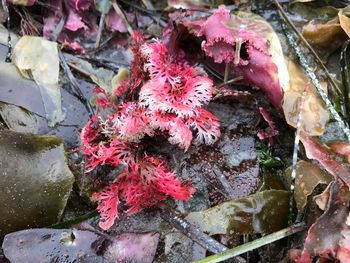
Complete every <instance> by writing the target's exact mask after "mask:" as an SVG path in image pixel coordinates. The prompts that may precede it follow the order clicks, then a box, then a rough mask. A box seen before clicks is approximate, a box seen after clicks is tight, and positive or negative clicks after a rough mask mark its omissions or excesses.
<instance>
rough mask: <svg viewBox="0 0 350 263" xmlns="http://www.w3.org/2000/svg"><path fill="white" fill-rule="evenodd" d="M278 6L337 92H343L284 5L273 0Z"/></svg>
mask: <svg viewBox="0 0 350 263" xmlns="http://www.w3.org/2000/svg"><path fill="white" fill-rule="evenodd" d="M273 1H274V3H275V5H276V7H277V8H278V10H279V12H278V13H279V15H280V16H281V17H283V19H284V20H285V22H286V23H287V24H288V26H290V27H291V28H292V30H293V32H294V33H295V34H297V36H298V37H299V38H300V40H301V41H302V42H303V43H304V45H305V46H306V47H307V48H308V49H309V50H310V52H311V54H312V55H313V56H314V57H315V59H316V61H317V63H318V64H319V65H320V66H321V68H322V69H323V71H324V72H325V74H326V76H327V78H328V80H329V82H330V83H331V85H332V86H333V88H334V90H335V91H336V92H337V94H338V96H340V95H341V94H342V92H341V90H340V88H339V87H338V85H337V84H336V83H335V81H334V79H333V78H332V76H331V74H330V73H329V71H328V69H327V68H326V66H325V65H324V64H323V62H322V59H321V58H320V57H319V56H318V54H317V53H316V51H315V50H314V49H313V48H312V46H311V45H310V44H309V42H308V41H307V40H306V39H305V37H304V36H303V35H302V34H301V33H300V32H299V31H298V29H297V28H296V27H295V25H294V24H293V22H292V21H291V20H290V19H289V17H288V15H287V14H286V12H285V11H284V9H283V7H282V6H281V5H280V3H279V2H278V0H273Z"/></svg>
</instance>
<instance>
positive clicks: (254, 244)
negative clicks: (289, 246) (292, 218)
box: [194, 224, 306, 263]
mask: <svg viewBox="0 0 350 263" xmlns="http://www.w3.org/2000/svg"><path fill="white" fill-rule="evenodd" d="M305 229H306V226H305V225H304V224H297V225H293V226H291V227H287V228H285V229H282V230H280V231H277V232H275V233H272V234H270V235H266V236H264V237H262V238H259V239H256V240H254V241H251V242H249V243H246V244H243V245H241V246H238V247H235V248H232V249H229V250H226V251H224V252H221V253H219V254H216V255H213V256H209V257H206V258H203V259H201V260H198V261H195V262H194V263H215V262H221V261H224V260H226V259H230V258H232V257H236V256H238V255H241V254H244V253H247V252H248V251H251V250H253V249H257V248H259V247H262V246H265V245H268V244H270V243H273V242H275V241H277V240H280V239H282V238H285V237H287V236H290V235H293V234H295V233H297V232H300V231H303V230H305Z"/></svg>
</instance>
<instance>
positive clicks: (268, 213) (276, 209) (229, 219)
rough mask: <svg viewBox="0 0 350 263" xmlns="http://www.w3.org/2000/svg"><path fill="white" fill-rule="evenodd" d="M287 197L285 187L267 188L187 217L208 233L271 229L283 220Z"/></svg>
mask: <svg viewBox="0 0 350 263" xmlns="http://www.w3.org/2000/svg"><path fill="white" fill-rule="evenodd" d="M288 197H289V193H288V192H287V191H282V190H266V191H263V192H259V193H256V194H253V195H250V196H247V197H243V198H238V199H236V200H234V201H230V202H225V203H222V204H220V205H217V206H214V207H212V208H209V209H208V210H204V211H200V212H192V213H190V214H189V215H188V216H187V217H186V219H187V220H188V221H189V222H191V223H193V224H195V225H196V226H198V227H199V228H200V229H201V230H202V231H204V232H208V233H209V234H210V235H213V234H231V235H232V234H234V235H239V234H252V233H270V232H273V231H276V230H279V229H281V228H282V227H283V226H284V225H285V224H286V220H287V214H288V206H289V205H288V204H289V201H288V200H289V198H288Z"/></svg>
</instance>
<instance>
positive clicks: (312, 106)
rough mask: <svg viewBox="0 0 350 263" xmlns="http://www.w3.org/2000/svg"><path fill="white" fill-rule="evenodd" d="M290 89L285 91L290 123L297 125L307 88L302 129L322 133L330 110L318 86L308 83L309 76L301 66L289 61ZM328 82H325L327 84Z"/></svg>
mask: <svg viewBox="0 0 350 263" xmlns="http://www.w3.org/2000/svg"><path fill="white" fill-rule="evenodd" d="M288 70H289V75H290V89H289V90H287V91H285V93H284V102H283V111H284V115H285V118H286V121H287V123H288V124H289V125H291V126H293V127H296V122H297V119H298V114H299V110H300V101H301V97H302V95H303V93H304V90H305V89H306V90H307V91H306V95H305V99H304V106H303V110H302V119H301V131H302V132H304V133H306V134H307V135H310V136H316V135H322V134H323V132H324V130H325V126H326V124H327V122H328V120H329V112H328V110H327V108H326V106H325V105H324V103H323V101H322V100H321V99H320V98H319V95H318V93H317V91H316V88H315V87H314V86H313V85H312V84H311V83H308V77H307V76H306V74H305V73H304V72H303V70H302V69H301V67H300V66H298V65H297V64H295V63H294V62H292V61H289V63H288ZM325 84H326V83H323V86H325Z"/></svg>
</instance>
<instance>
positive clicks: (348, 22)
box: [338, 5, 350, 37]
mask: <svg viewBox="0 0 350 263" xmlns="http://www.w3.org/2000/svg"><path fill="white" fill-rule="evenodd" d="M349 15H350V5H348V6H347V7H345V8H343V9H341V10H340V11H339V13H338V17H339V22H340V26H341V27H342V29H343V30H344V31H345V33H346V34H347V35H348V36H349V37H350V17H349Z"/></svg>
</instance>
